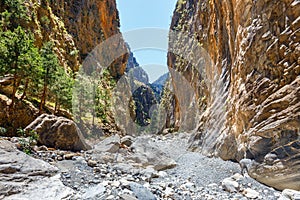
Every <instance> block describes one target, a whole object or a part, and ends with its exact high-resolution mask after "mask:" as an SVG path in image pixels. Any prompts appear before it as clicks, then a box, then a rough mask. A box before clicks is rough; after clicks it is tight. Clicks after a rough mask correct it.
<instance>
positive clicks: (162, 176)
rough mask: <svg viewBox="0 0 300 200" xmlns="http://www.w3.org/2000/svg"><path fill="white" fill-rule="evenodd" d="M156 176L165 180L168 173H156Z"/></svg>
mask: <svg viewBox="0 0 300 200" xmlns="http://www.w3.org/2000/svg"><path fill="white" fill-rule="evenodd" d="M158 176H159V177H161V178H165V177H167V176H168V173H167V172H164V171H159V172H158Z"/></svg>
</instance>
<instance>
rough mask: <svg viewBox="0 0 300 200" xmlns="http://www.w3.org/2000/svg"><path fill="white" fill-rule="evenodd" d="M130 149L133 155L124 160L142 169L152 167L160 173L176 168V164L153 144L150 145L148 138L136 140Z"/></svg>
mask: <svg viewBox="0 0 300 200" xmlns="http://www.w3.org/2000/svg"><path fill="white" fill-rule="evenodd" d="M131 149H132V151H133V152H134V153H133V154H130V155H129V156H127V157H126V158H125V159H127V160H132V161H134V162H136V163H140V164H142V166H144V167H147V166H149V165H152V166H153V168H154V169H155V170H157V171H160V170H166V169H170V168H173V167H175V166H176V162H175V161H174V160H173V159H171V158H170V157H169V156H168V155H167V154H166V153H165V152H163V151H162V150H160V149H159V147H158V146H156V145H155V144H154V143H150V142H149V138H142V137H141V138H138V139H137V140H136V141H135V142H134V143H133V144H132V145H131Z"/></svg>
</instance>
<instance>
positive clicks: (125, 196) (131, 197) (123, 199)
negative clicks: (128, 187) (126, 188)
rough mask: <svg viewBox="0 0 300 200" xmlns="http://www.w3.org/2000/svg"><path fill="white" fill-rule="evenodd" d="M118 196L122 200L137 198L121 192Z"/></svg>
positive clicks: (135, 199)
mask: <svg viewBox="0 0 300 200" xmlns="http://www.w3.org/2000/svg"><path fill="white" fill-rule="evenodd" d="M120 197H121V199H122V200H138V199H137V198H135V197H134V196H132V195H129V194H121V195H120Z"/></svg>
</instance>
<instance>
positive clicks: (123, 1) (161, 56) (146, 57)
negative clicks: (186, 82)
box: [117, 0, 177, 82]
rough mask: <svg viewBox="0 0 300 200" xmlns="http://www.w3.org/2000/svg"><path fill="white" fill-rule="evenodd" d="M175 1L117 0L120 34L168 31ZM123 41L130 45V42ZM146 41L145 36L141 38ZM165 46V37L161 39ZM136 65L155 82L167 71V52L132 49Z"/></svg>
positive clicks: (127, 39)
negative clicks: (155, 29)
mask: <svg viewBox="0 0 300 200" xmlns="http://www.w3.org/2000/svg"><path fill="white" fill-rule="evenodd" d="M176 2H177V0H117V7H118V10H119V15H120V20H121V31H122V33H126V32H128V33H130V31H133V30H136V29H142V28H161V29H165V30H168V29H169V27H170V23H171V16H172V14H173V10H174V9H175V5H176ZM124 38H125V40H126V41H127V42H128V43H129V45H130V46H134V45H131V40H130V39H129V38H126V34H124ZM143 39H145V40H147V36H145V38H143ZM163 39H164V40H165V41H164V42H165V43H166V44H167V37H165V38H163ZM133 53H134V55H135V57H136V59H137V61H138V63H139V64H140V65H141V66H142V67H143V68H144V69H145V71H146V72H147V73H148V75H149V78H150V82H152V81H155V80H156V79H157V78H159V77H160V76H161V75H163V74H164V73H166V72H168V69H167V52H166V51H163V50H157V49H133Z"/></svg>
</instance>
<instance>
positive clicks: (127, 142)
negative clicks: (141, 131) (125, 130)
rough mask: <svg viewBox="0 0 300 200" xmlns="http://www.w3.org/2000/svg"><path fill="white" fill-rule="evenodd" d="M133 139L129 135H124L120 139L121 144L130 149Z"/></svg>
mask: <svg viewBox="0 0 300 200" xmlns="http://www.w3.org/2000/svg"><path fill="white" fill-rule="evenodd" d="M133 141H134V138H133V137H132V136H130V135H126V136H124V137H122V139H121V144H123V145H126V146H127V147H130V146H131V144H132V143H133Z"/></svg>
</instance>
